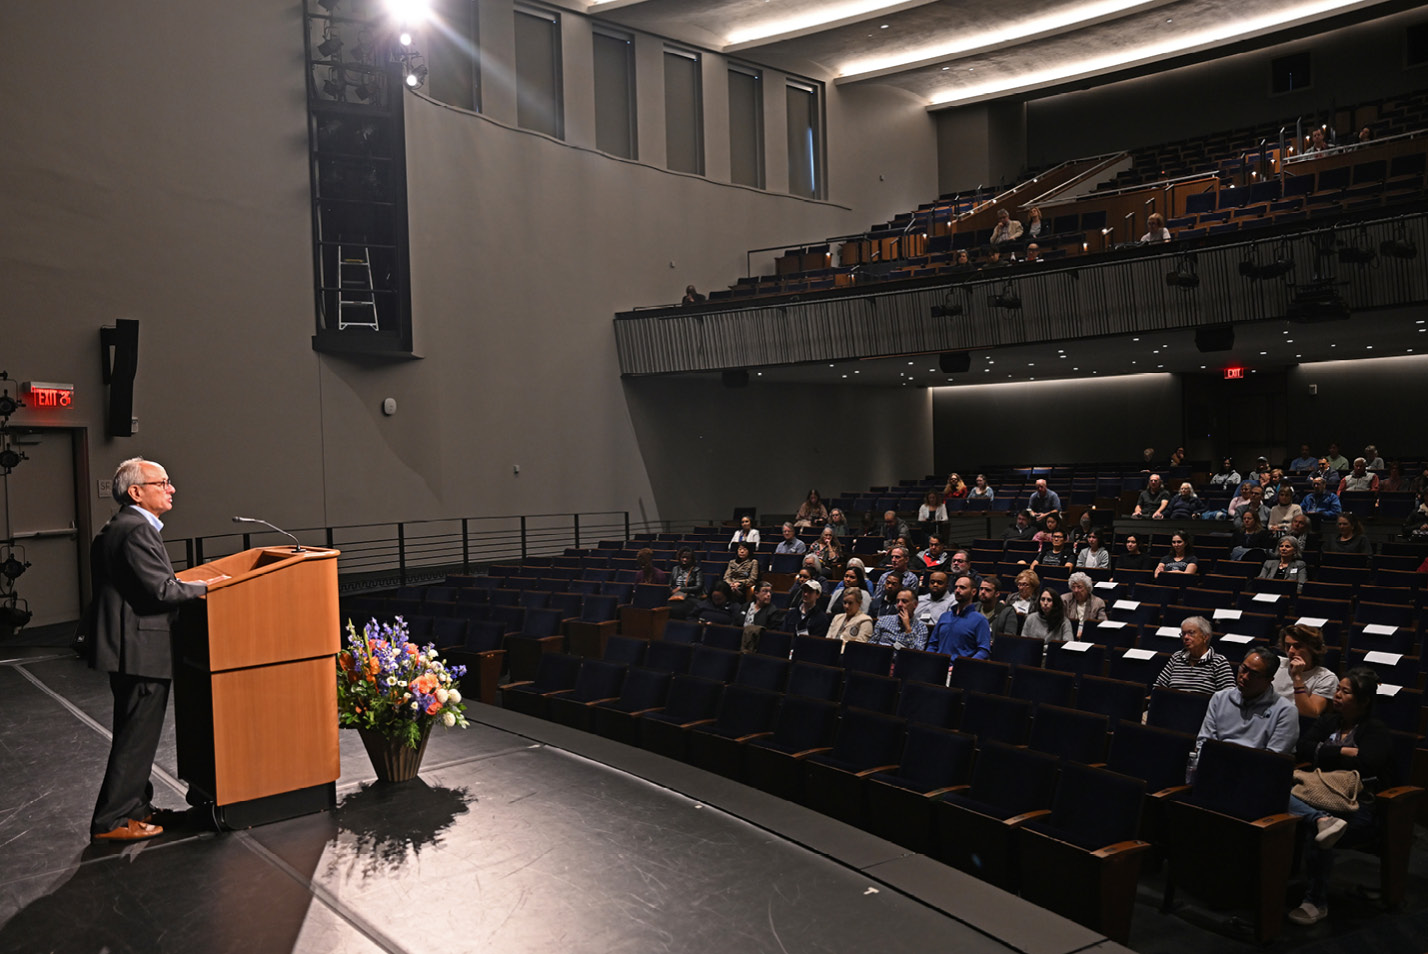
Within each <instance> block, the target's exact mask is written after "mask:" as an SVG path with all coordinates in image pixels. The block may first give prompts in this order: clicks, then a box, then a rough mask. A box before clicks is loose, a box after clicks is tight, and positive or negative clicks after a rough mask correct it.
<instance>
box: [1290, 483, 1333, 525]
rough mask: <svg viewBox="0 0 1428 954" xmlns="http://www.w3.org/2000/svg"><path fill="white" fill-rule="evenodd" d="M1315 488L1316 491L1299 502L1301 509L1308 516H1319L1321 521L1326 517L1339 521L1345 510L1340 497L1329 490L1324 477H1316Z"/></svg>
mask: <svg viewBox="0 0 1428 954" xmlns="http://www.w3.org/2000/svg"><path fill="white" fill-rule="evenodd" d="M1313 487H1314V489H1313V490H1312V491H1311V492H1309V493H1307V494H1305V495H1304V499H1303V500H1301V501H1299V509H1300V510H1303V511H1304V512H1305V513H1307V514H1311V515H1312V514H1318V516H1319V519H1320V520H1323V519H1324V518H1325V517H1327V518H1329V519H1330V520H1334V519H1337V518H1338V516H1339V513H1340V511H1342V510H1343V509H1344V505H1343V504H1342V503H1341V502H1340V501H1339V495H1338V494H1336V493H1334V492H1333V491H1332V490H1330V489H1329V487H1328V485H1327V484H1325V483H1324V478H1323V477H1315V478H1314V482H1313Z"/></svg>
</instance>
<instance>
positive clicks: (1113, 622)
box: [1096, 619, 1126, 629]
mask: <svg viewBox="0 0 1428 954" xmlns="http://www.w3.org/2000/svg"><path fill="white" fill-rule="evenodd" d="M1096 625H1097V626H1099V627H1100V628H1101V629H1125V628H1126V621H1125V620H1123V619H1103V620H1101V621H1100V622H1099V623H1097V624H1096Z"/></svg>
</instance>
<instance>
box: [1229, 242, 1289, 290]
mask: <svg viewBox="0 0 1428 954" xmlns="http://www.w3.org/2000/svg"><path fill="white" fill-rule="evenodd" d="M1292 271H1294V260H1293V259H1292V258H1290V257H1289V255H1288V250H1287V249H1286V248H1284V247H1283V246H1281V247H1280V249H1279V251H1277V252H1275V255H1274V261H1272V262H1270V263H1269V264H1268V265H1261V264H1259V261H1258V259H1257V258H1256V257H1255V247H1254V246H1253V245H1251V246H1250V249H1249V252H1248V253H1246V255H1245V258H1244V260H1243V261H1242V262H1240V274H1241V275H1243V276H1244V277H1245V278H1248V279H1249V280H1250V281H1265V280H1267V279H1270V278H1283V277H1284V276H1285V275H1288V274H1289V273H1290V272H1292Z"/></svg>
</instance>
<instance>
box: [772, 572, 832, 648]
mask: <svg viewBox="0 0 1428 954" xmlns="http://www.w3.org/2000/svg"><path fill="white" fill-rule="evenodd" d="M798 593H799V599H798V603H797V605H795V606H791V607H789V610H788V612H787V613H786V614H785V615H784V618H783V628H784V631H785V632H789V633H793V634H794V635H795V636H820V637H822V636H827V635H828V623H829V619H828V614H827V613H825V612H823V607H822V606H821V605H819V604H820V603H822V596H823V584H821V583H819V582H818V581H817V580H811V579H810V580H805V581H804V582H803V584H802V585H801V586H799V588H798Z"/></svg>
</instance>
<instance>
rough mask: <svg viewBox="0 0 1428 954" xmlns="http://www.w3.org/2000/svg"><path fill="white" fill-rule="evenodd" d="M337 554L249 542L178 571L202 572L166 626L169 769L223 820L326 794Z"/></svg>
mask: <svg viewBox="0 0 1428 954" xmlns="http://www.w3.org/2000/svg"><path fill="white" fill-rule="evenodd" d="M337 556H338V551H336V550H327V549H303V550H302V551H300V552H294V550H293V548H292V547H258V548H255V549H252V550H244V551H243V552H242V553H235V554H233V555H232V556H227V557H222V558H220V559H218V560H214V561H212V562H211V563H205V564H203V565H202V566H197V567H194V568H192V569H189V570H184V571H183V572H181V573H179V574H178V577H179V579H181V580H184V581H187V582H198V581H206V582H208V584H209V587H208V595H207V596H206V597H205V598H204V599H202V600H195V601H193V602H192V603H187V604H185V605H184V606H183V607H182V608H181V610H180V613H179V622H178V626H177V627H176V628H175V646H174V661H175V664H174V722H175V726H176V734H177V742H178V774H179V777H180V778H182V779H183V780H184V781H186V782H188V783H189V786H190V791H189V801H190V802H192V803H194V804H204V803H210V804H212V805H213V806H215V815H216V816H217V817H218V820H219V822H220V824H222V825H224V826H225V827H230V828H244V827H249V826H250V825H255V824H263V823H265V822H269V821H277V820H279V819H281V818H288V817H292V816H294V815H301V814H307V813H309V812H312V811H321V810H323V809H325V808H331V807H332V806H333V805H334V804H335V803H336V785H335V784H334V783H335V782H336V781H337V778H338V776H339V775H341V774H342V765H341V758H340V756H339V753H338V746H337V675H336V668H335V667H336V663H335V662H334V659H333V657H334V656H335V655H336V653H337V651H338V648H339V643H340V641H341V639H340V631H339V622H338V609H337Z"/></svg>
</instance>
